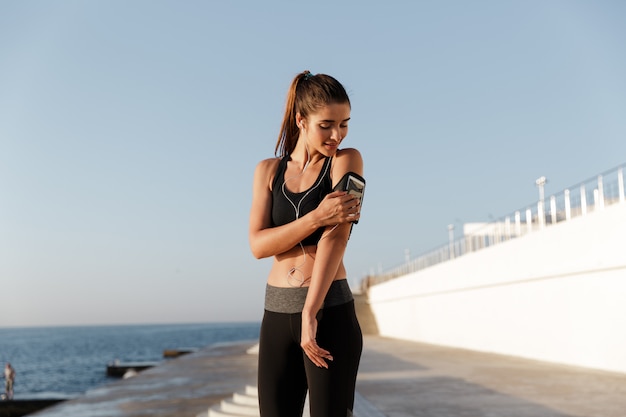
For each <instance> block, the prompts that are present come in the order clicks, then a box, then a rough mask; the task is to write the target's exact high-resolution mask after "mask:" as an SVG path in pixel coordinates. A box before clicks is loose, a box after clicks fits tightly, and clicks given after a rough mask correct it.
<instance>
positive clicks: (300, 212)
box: [272, 155, 333, 246]
mask: <svg viewBox="0 0 626 417" xmlns="http://www.w3.org/2000/svg"><path fill="white" fill-rule="evenodd" d="M290 160H291V158H290V156H289V155H286V156H284V157H283V158H282V159H281V160H280V162H279V163H278V168H277V169H276V175H275V176H274V182H273V183H272V226H282V225H284V224H287V223H290V222H292V221H294V220H295V219H296V218H298V217H302V216H304V215H305V214H307V213H309V212H311V211H313V210H315V209H316V208H317V206H319V204H320V202H321V201H322V200H323V199H324V197H326V195H327V194H329V193H330V192H331V191H332V188H333V184H332V180H331V179H330V164H331V162H332V157H328V158H326V160H325V161H324V166H323V167H322V169H321V170H320V174H319V175H318V177H317V179H316V180H315V183H313V185H312V186H311V188H309V189H308V190H305V191H302V192H300V193H292V192H291V191H289V189H288V188H287V186H286V185H285V170H286V169H287V162H288V161H290ZM322 233H324V227H320V228H319V229H317V230H316V231H315V232H313V233H312V234H310V235H309V236H307V237H306V238H304V239H303V240H302V241H301V242H300V243H301V244H302V245H304V246H311V245H317V242H319V240H320V239H321V238H322Z"/></svg>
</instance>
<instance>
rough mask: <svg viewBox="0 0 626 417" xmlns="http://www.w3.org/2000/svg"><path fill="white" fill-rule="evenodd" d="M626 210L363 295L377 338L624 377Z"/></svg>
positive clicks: (593, 216) (615, 208)
mask: <svg viewBox="0 0 626 417" xmlns="http://www.w3.org/2000/svg"><path fill="white" fill-rule="evenodd" d="M625 239H626V204H615V205H611V206H608V207H606V208H604V209H603V210H597V211H594V212H592V213H588V214H587V215H585V216H581V217H578V218H575V219H572V220H571V221H568V222H563V223H559V224H557V225H553V226H551V227H549V228H545V229H544V230H541V231H537V232H533V233H531V234H528V235H525V236H522V237H519V238H517V239H513V240H511V241H508V242H505V243H502V244H499V245H496V246H493V247H490V248H488V249H484V250H482V251H478V252H474V253H470V254H468V255H465V256H462V257H459V258H457V259H454V260H452V261H449V262H445V263H442V264H438V265H436V266H433V267H431V268H428V269H425V270H422V271H418V272H415V273H412V274H409V275H405V276H403V277H399V278H396V279H393V280H391V281H388V282H384V283H381V284H378V285H374V286H372V287H371V288H370V289H369V293H368V295H369V304H370V307H371V310H372V312H373V316H374V318H375V323H376V326H377V328H378V331H379V332H380V335H381V336H388V337H394V338H400V339H407V340H412V341H417V342H425V343H432V344H437V345H445V346H451V347H458V348H465V349H472V350H477V351H483V352H492V353H500V354H506V355H515V356H519V357H525V358H531V359H538V360H544V361H550V362H555V363H563V364H569V365H575V366H583V367H589V368H594V369H601V370H608V371H615V372H622V373H626V355H624V352H625V351H626V332H624V331H623V329H625V328H626V303H625V302H624V300H626V250H625V246H626V245H625V244H624V243H625Z"/></svg>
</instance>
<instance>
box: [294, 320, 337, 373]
mask: <svg viewBox="0 0 626 417" xmlns="http://www.w3.org/2000/svg"><path fill="white" fill-rule="evenodd" d="M316 334H317V319H316V318H315V317H314V316H313V317H307V315H305V314H302V335H301V339H300V346H301V347H302V350H304V353H305V354H306V356H307V357H308V358H309V359H310V360H311V362H313V363H314V364H315V366H318V367H320V368H326V369H328V363H327V362H326V360H329V361H332V360H333V357H332V356H331V354H330V352H329V351H327V350H325V349H322V348H321V347H319V346H318V345H317V341H316V340H315V335H316Z"/></svg>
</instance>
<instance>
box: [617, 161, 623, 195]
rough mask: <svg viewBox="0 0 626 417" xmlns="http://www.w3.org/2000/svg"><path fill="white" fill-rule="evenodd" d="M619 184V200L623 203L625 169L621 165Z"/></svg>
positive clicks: (618, 174) (618, 176)
mask: <svg viewBox="0 0 626 417" xmlns="http://www.w3.org/2000/svg"><path fill="white" fill-rule="evenodd" d="M617 184H618V188H619V202H620V203H623V202H624V171H623V170H622V168H621V167H620V169H618V170H617Z"/></svg>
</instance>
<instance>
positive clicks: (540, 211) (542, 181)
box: [535, 177, 548, 227]
mask: <svg viewBox="0 0 626 417" xmlns="http://www.w3.org/2000/svg"><path fill="white" fill-rule="evenodd" d="M547 182H548V180H547V179H546V177H539V178H537V179H536V180H535V185H536V186H537V187H538V188H539V204H538V205H537V217H538V221H539V227H543V225H544V224H545V216H546V212H545V206H544V200H545V194H544V187H545V185H546V183H547Z"/></svg>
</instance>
